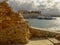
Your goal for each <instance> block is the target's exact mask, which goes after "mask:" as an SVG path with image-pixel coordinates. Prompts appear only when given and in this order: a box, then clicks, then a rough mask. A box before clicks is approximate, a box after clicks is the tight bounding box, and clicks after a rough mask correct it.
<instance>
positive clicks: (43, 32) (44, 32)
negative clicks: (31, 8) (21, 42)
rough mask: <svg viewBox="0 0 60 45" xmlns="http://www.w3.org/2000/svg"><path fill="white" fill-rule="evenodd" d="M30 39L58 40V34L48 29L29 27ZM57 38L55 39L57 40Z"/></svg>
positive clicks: (59, 33)
mask: <svg viewBox="0 0 60 45" xmlns="http://www.w3.org/2000/svg"><path fill="white" fill-rule="evenodd" d="M29 30H30V33H31V35H30V36H31V37H38V38H41V37H43V38H48V37H54V38H57V37H58V38H59V36H60V32H56V31H55V30H54V31H52V30H48V29H42V28H35V27H30V28H29ZM58 38H57V39H58Z"/></svg>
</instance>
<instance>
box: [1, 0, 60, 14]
mask: <svg viewBox="0 0 60 45" xmlns="http://www.w3.org/2000/svg"><path fill="white" fill-rule="evenodd" d="M0 1H2V0H0ZM7 3H8V4H9V5H10V6H11V7H12V8H13V9H14V10H34V11H42V13H44V14H47V13H48V14H53V13H54V14H60V0H8V2H7Z"/></svg>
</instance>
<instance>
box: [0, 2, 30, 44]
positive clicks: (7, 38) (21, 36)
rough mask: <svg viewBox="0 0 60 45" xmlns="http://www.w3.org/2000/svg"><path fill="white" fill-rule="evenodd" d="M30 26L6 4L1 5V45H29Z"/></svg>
mask: <svg viewBox="0 0 60 45" xmlns="http://www.w3.org/2000/svg"><path fill="white" fill-rule="evenodd" d="M28 41H29V25H28V22H27V21H25V19H24V18H23V16H22V14H20V15H19V14H18V13H16V12H14V11H12V9H11V8H10V7H9V6H8V4H7V3H6V2H1V3H0V43H28Z"/></svg>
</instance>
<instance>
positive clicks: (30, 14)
mask: <svg viewBox="0 0 60 45" xmlns="http://www.w3.org/2000/svg"><path fill="white" fill-rule="evenodd" d="M18 12H19V13H22V14H23V16H24V18H40V17H48V18H49V17H60V15H49V14H47V15H42V14H41V11H27V10H20V11H18Z"/></svg>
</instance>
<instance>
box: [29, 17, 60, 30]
mask: <svg viewBox="0 0 60 45" xmlns="http://www.w3.org/2000/svg"><path fill="white" fill-rule="evenodd" d="M28 20H29V23H30V25H31V26H33V27H38V28H48V29H56V30H57V29H60V18H59V17H58V18H56V20H40V19H28Z"/></svg>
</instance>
